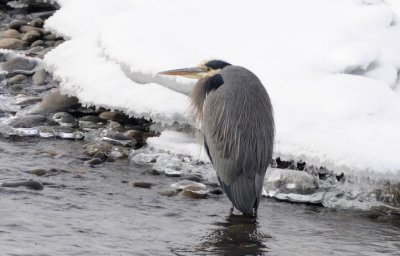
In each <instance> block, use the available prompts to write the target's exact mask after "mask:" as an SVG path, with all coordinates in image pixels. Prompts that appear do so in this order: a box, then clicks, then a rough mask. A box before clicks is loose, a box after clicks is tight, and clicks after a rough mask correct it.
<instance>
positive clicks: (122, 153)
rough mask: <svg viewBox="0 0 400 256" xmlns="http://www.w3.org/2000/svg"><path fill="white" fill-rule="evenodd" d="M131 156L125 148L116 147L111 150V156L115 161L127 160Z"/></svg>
mask: <svg viewBox="0 0 400 256" xmlns="http://www.w3.org/2000/svg"><path fill="white" fill-rule="evenodd" d="M128 155H129V150H128V149H127V148H125V147H121V146H114V147H112V149H111V152H110V156H111V157H112V158H114V159H123V158H127V157H128Z"/></svg>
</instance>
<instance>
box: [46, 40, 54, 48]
mask: <svg viewBox="0 0 400 256" xmlns="http://www.w3.org/2000/svg"><path fill="white" fill-rule="evenodd" d="M44 44H45V45H47V46H49V47H52V46H55V45H56V41H44Z"/></svg>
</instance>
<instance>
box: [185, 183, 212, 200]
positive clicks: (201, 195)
mask: <svg viewBox="0 0 400 256" xmlns="http://www.w3.org/2000/svg"><path fill="white" fill-rule="evenodd" d="M182 194H183V195H184V196H187V197H190V198H194V199H205V198H207V197H208V191H207V190H205V189H202V188H200V187H198V186H196V185H188V186H185V187H184V188H183V190H182Z"/></svg>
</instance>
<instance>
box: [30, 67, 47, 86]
mask: <svg viewBox="0 0 400 256" xmlns="http://www.w3.org/2000/svg"><path fill="white" fill-rule="evenodd" d="M46 77H47V73H46V71H45V70H44V69H43V68H41V69H39V70H38V71H36V72H35V74H33V76H32V81H33V84H35V85H42V84H44V82H45V81H46Z"/></svg>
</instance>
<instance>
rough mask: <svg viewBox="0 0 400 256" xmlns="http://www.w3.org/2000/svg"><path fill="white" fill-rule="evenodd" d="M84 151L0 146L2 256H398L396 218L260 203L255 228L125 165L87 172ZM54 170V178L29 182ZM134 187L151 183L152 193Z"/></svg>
mask: <svg viewBox="0 0 400 256" xmlns="http://www.w3.org/2000/svg"><path fill="white" fill-rule="evenodd" d="M81 147H82V142H74V141H60V140H38V139H31V140H29V141H26V140H24V141H13V142H10V141H5V140H0V182H5V181H11V180H19V179H35V180H38V181H41V182H44V183H47V185H45V188H44V190H42V191H33V190H28V189H25V188H0V255H51V256H55V255H400V217H398V216H387V215H382V214H379V213H371V212H369V213H366V212H356V211H345V210H334V209H325V208H320V207H316V206H307V205H296V204H287V203H279V202H275V201H273V200H269V199H264V200H263V201H262V203H261V206H260V210H259V217H258V219H257V220H256V221H255V220H252V219H247V218H242V217H240V216H233V217H229V216H228V211H229V207H230V204H229V202H228V200H227V199H226V197H225V196H223V195H222V196H214V197H212V198H209V199H203V200H195V199H189V198H185V197H183V196H181V195H177V196H174V197H166V196H161V195H160V194H159V193H158V192H160V191H165V190H169V185H170V184H171V183H174V182H176V181H178V180H179V178H168V177H165V176H152V175H148V174H145V171H146V170H144V169H137V168H136V167H133V166H130V165H129V163H128V161H119V162H114V163H105V164H103V165H101V166H99V167H96V168H91V167H89V166H86V165H85V164H84V161H82V160H81V159H80V158H82V157H83V155H82V154H81V152H82V150H81ZM35 168H44V169H50V168H57V169H62V170H65V171H61V170H58V171H54V172H53V173H52V174H54V175H51V176H47V177H37V176H34V175H32V174H28V173H26V171H28V170H32V169H35ZM133 181H150V182H153V183H155V184H156V185H155V186H154V187H152V188H151V189H143V188H136V187H133V186H132V182H133Z"/></svg>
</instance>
